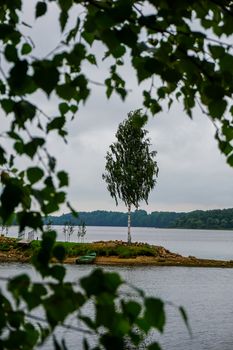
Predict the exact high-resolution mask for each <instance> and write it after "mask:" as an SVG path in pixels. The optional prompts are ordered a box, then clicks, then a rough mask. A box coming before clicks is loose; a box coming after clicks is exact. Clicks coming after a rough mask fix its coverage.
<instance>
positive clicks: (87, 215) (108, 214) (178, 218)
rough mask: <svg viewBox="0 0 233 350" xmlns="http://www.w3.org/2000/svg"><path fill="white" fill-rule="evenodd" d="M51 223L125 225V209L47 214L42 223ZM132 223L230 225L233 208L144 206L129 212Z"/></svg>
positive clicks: (197, 225) (210, 227) (150, 225)
mask: <svg viewBox="0 0 233 350" xmlns="http://www.w3.org/2000/svg"><path fill="white" fill-rule="evenodd" d="M49 222H50V223H51V224H52V225H65V224H68V223H71V224H72V225H80V224H82V223H85V225H87V226H127V213H122V212H115V211H104V210H97V211H92V212H79V215H78V218H75V217H74V216H73V215H72V214H63V215H61V216H49V217H48V218H46V219H45V223H49ZM132 226H134V227H158V228H190V229H233V209H222V210H220V209H216V210H206V211H203V210H195V211H192V212H189V213H176V212H159V211H154V212H152V213H150V214H148V213H147V212H146V211H145V210H135V212H133V213H132Z"/></svg>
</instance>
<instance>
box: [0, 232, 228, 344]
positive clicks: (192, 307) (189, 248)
mask: <svg viewBox="0 0 233 350" xmlns="http://www.w3.org/2000/svg"><path fill="white" fill-rule="evenodd" d="M126 231H127V230H126V228H119V227H118V228H114V227H110V228H109V227H88V228H87V234H86V238H85V241H97V240H110V239H118V240H121V239H122V240H125V237H126V235H127V232H126ZM11 234H12V233H11ZM132 235H133V240H134V241H144V242H148V243H153V244H158V245H163V246H165V247H166V248H168V249H170V250H172V251H175V252H178V253H181V254H183V255H195V256H197V257H203V258H215V259H226V260H229V259H233V232H232V231H200V230H165V229H163V230H162V229H152V228H133V229H132ZM58 238H59V239H64V237H63V233H62V228H61V227H60V228H59V235H58ZM72 240H74V241H75V240H77V237H75V234H74V235H73V237H72ZM93 268H94V267H93V266H75V265H72V266H71V265H70V266H67V273H68V275H67V278H68V280H70V281H78V280H79V278H80V277H81V276H83V275H85V274H87V273H89V272H90V271H91V270H92V269H93ZM103 268H104V269H105V270H107V271H116V272H118V273H120V274H121V276H122V277H123V278H124V279H125V280H127V282H129V283H132V284H133V285H135V286H137V287H139V288H142V289H143V290H144V291H145V292H146V293H147V295H151V296H156V297H158V296H159V297H161V298H162V299H163V300H166V301H169V302H171V303H174V304H175V305H178V306H179V305H182V306H184V307H185V309H186V311H187V313H188V316H189V322H190V325H191V328H192V334H193V335H192V337H190V335H189V333H188V332H187V329H186V327H185V325H184V323H183V321H182V319H181V317H180V315H179V313H178V311H177V309H176V308H175V307H173V306H171V305H169V304H168V305H167V307H166V311H167V323H166V328H165V332H164V334H163V335H162V336H161V337H160V338H159V340H160V343H161V345H162V346H163V349H164V350H175V349H176V350H178V349H179V350H189V349H190V350H232V349H233V269H221V268H190V267H160V266H146V267H129V266H128V267H127V266H121V267H109V266H105V267H103ZM20 272H27V273H29V274H30V275H31V276H32V278H33V279H38V275H37V274H35V272H33V269H32V267H31V266H30V265H27V264H1V265H0V275H1V276H7V277H9V276H14V275H15V274H17V273H20ZM58 333H59V335H60V336H65V337H66V339H67V340H68V346H69V349H70V350H73V349H81V338H82V335H80V334H77V333H74V332H67V331H65V332H64V330H59V331H58ZM43 349H46V350H51V342H48V343H47V344H45V345H44V346H43Z"/></svg>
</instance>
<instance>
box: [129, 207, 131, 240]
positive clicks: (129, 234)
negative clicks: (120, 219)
mask: <svg viewBox="0 0 233 350" xmlns="http://www.w3.org/2000/svg"><path fill="white" fill-rule="evenodd" d="M130 214H131V205H130V204H129V205H128V244H131V234H130V228H131V227H130V226H131V217H130Z"/></svg>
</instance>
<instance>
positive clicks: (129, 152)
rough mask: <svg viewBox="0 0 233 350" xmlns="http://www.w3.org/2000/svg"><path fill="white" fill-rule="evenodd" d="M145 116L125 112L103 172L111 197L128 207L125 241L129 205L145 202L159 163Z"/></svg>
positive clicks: (140, 113)
mask: <svg viewBox="0 0 233 350" xmlns="http://www.w3.org/2000/svg"><path fill="white" fill-rule="evenodd" d="M146 121H147V118H146V116H145V115H143V113H142V111H141V110H140V109H138V110H135V111H132V112H130V113H129V114H128V118H127V119H126V120H125V121H123V122H122V123H121V124H120V125H119V127H118V130H117V133H116V138H117V141H116V142H114V143H113V144H112V145H110V151H108V152H107V155H106V166H105V171H106V172H105V173H104V174H103V175H102V177H103V179H104V180H105V181H106V183H107V188H108V191H109V192H110V195H111V197H113V198H114V199H115V201H116V205H118V199H121V200H122V201H123V202H124V203H125V205H126V207H127V208H128V244H130V243H131V233H130V228H131V208H132V205H134V206H135V207H136V208H138V207H139V202H141V201H145V202H146V203H148V196H149V193H150V191H151V190H152V189H153V188H154V186H155V184H156V178H157V176H158V166H157V162H156V161H155V159H154V158H155V156H156V153H157V152H156V151H150V146H151V143H150V139H149V138H147V137H146V135H147V134H148V131H147V130H145V129H144V125H145V124H146Z"/></svg>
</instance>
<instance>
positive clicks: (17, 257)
mask: <svg viewBox="0 0 233 350" xmlns="http://www.w3.org/2000/svg"><path fill="white" fill-rule="evenodd" d="M90 245H91V249H96V250H98V249H99V248H100V247H101V248H103V247H105V248H109V247H116V246H126V247H127V244H126V243H125V242H122V241H108V242H103V241H100V242H94V243H90ZM143 245H145V244H144V243H137V242H136V243H134V244H133V246H134V247H138V246H143ZM150 247H152V248H153V249H155V250H156V256H145V255H139V256H135V257H128V258H125V257H121V256H111V255H110V256H104V255H100V254H99V255H98V254H97V258H96V260H95V262H94V265H119V266H121V265H124V266H127V265H129V266H146V265H147V266H187V267H215V268H216V267H220V268H233V260H230V261H223V260H211V259H198V258H196V257H194V256H189V257H184V256H182V255H180V254H176V253H172V252H170V251H169V250H167V249H165V248H164V247H161V246H150ZM31 257H32V251H31V250H30V243H28V244H22V243H20V242H18V241H17V240H16V239H11V238H6V237H0V262H8V263H9V262H19V263H30V261H31ZM76 258H77V256H70V257H69V256H68V257H67V258H66V259H65V260H64V263H65V264H75V260H76Z"/></svg>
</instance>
